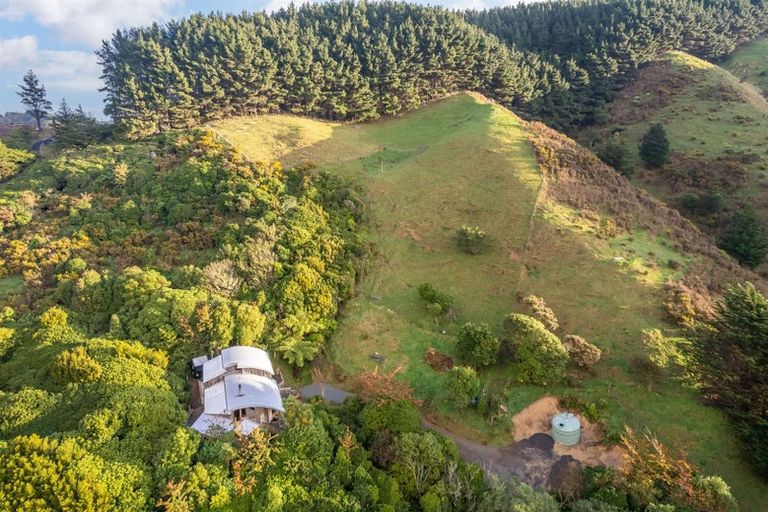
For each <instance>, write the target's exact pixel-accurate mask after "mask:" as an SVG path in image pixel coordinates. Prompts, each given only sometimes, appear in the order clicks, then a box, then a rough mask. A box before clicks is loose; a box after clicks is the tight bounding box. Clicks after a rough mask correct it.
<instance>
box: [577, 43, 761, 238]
mask: <svg viewBox="0 0 768 512" xmlns="http://www.w3.org/2000/svg"><path fill="white" fill-rule="evenodd" d="M609 111H610V119H609V121H608V122H607V123H606V124H605V125H603V126H601V127H598V128H592V129H588V130H585V131H583V132H582V133H580V134H579V137H578V138H579V140H580V141H581V142H582V143H583V144H584V145H586V146H590V147H593V148H595V149H599V148H600V146H601V145H602V143H603V142H604V141H605V140H607V137H609V136H610V134H611V133H615V132H619V133H620V134H621V135H622V137H623V138H624V139H625V140H626V143H627V145H628V147H629V148H630V150H631V153H632V156H633V158H634V161H635V164H636V166H637V169H638V172H636V174H635V177H634V183H635V184H636V185H639V186H641V187H643V188H645V189H647V190H648V191H650V192H651V193H652V194H653V195H654V196H656V197H658V198H660V199H662V200H663V201H665V202H667V203H668V204H671V205H672V206H674V207H679V208H680V209H681V211H682V212H683V213H684V214H685V215H686V216H689V217H690V218H691V219H693V220H694V221H695V222H696V223H697V224H698V225H699V226H701V227H702V228H703V229H705V230H706V231H707V232H709V233H711V234H714V235H718V234H719V233H720V232H721V231H722V229H723V227H724V226H725V225H727V223H728V221H729V219H730V217H731V215H732V213H733V212H734V211H736V210H738V209H739V208H741V207H742V206H744V205H747V204H748V205H752V206H754V207H755V208H756V209H757V210H758V212H759V213H760V214H761V216H762V217H763V218H764V219H768V203H766V201H765V200H764V198H763V195H764V190H765V187H766V186H768V142H766V139H765V133H767V132H768V101H766V99H765V98H764V97H763V95H762V94H761V92H760V90H759V89H758V88H757V87H755V86H754V85H753V84H751V83H748V82H743V81H741V80H739V78H737V77H736V76H734V75H733V74H731V73H730V72H728V71H727V70H726V69H723V68H721V67H719V66H716V65H714V64H711V63H708V62H705V61H703V60H701V59H697V58H695V57H692V56H690V55H687V54H684V53H680V52H670V53H668V54H667V55H666V57H665V59H664V60H662V61H659V62H655V63H652V64H650V65H648V66H646V67H644V68H642V69H641V70H640V71H639V72H638V74H637V76H636V77H635V80H633V82H632V83H631V84H630V85H629V86H627V87H626V88H625V89H623V90H622V91H620V92H619V94H618V95H617V97H616V99H615V100H614V101H613V102H612V103H611V104H610V105H609ZM654 123H661V124H662V125H663V126H664V128H665V130H666V131H667V135H668V137H669V140H670V144H671V150H672V153H671V157H670V160H669V162H668V163H667V165H665V166H664V168H662V169H653V170H652V169H643V168H642V165H641V163H640V159H639V155H638V152H637V149H636V148H637V145H638V144H639V142H640V140H641V138H642V136H643V134H644V133H645V132H646V131H647V130H648V128H649V126H650V125H651V124H654ZM712 194H716V195H717V196H718V197H719V199H717V201H716V202H717V204H716V206H714V207H713V208H712V209H703V208H699V207H698V205H699V202H698V201H699V200H700V199H701V198H703V197H707V196H711V195H712Z"/></svg>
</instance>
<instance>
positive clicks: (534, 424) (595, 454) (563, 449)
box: [512, 396, 625, 468]
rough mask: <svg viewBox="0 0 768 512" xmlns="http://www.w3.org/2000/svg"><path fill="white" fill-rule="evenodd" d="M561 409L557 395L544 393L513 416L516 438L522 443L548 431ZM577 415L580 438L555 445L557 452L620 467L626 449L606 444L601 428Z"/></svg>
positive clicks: (594, 463) (589, 461)
mask: <svg viewBox="0 0 768 512" xmlns="http://www.w3.org/2000/svg"><path fill="white" fill-rule="evenodd" d="M559 412H563V411H562V410H561V409H560V407H559V400H558V399H557V398H556V397H554V396H545V397H542V398H540V399H538V400H536V401H535V402H533V403H532V404H531V405H529V406H528V407H526V408H525V409H523V410H522V411H520V412H519V413H517V414H516V415H515V416H514V417H513V418H512V424H513V425H514V429H515V441H517V442H522V441H523V440H525V439H529V438H532V437H533V436H535V435H536V434H540V433H549V431H550V430H551V422H552V417H553V416H554V415H555V414H557V413H559ZM571 412H572V411H571ZM577 416H578V417H579V420H581V440H580V441H579V442H578V444H576V445H574V446H562V445H559V444H555V447H554V452H555V453H556V454H558V455H570V456H571V457H573V458H574V459H576V460H577V461H579V462H581V463H582V464H584V465H586V466H609V467H613V468H618V467H620V466H621V464H622V462H623V460H624V456H625V453H624V450H623V449H622V448H621V447H620V446H607V445H604V444H603V438H604V434H603V429H602V427H601V426H600V425H597V424H594V423H590V422H589V421H587V419H586V418H584V417H583V416H582V415H580V414H577Z"/></svg>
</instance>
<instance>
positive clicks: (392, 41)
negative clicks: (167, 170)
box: [98, 2, 565, 134]
mask: <svg viewBox="0 0 768 512" xmlns="http://www.w3.org/2000/svg"><path fill="white" fill-rule="evenodd" d="M98 54H99V57H100V60H101V63H102V66H103V70H104V75H103V77H104V80H105V90H106V92H107V108H106V111H107V113H108V114H109V115H111V116H112V117H113V118H114V119H115V121H117V122H119V123H121V124H122V125H123V126H124V127H125V128H126V129H127V130H128V131H129V132H131V133H136V134H142V133H152V132H154V131H157V130H164V129H167V128H172V127H182V126H188V125H190V124H193V123H196V122H199V121H207V120H211V119H217V118H220V117H225V116H231V115H238V114H254V113H263V112H275V111H287V112H292V113H297V114H305V115H311V116H318V117H322V118H327V119H359V120H364V119H370V118H374V117H378V116H379V115H383V114H394V113H397V112H399V111H401V110H406V109H412V108H414V107H416V106H418V105H420V104H421V103H423V102H425V101H429V100H432V99H435V98H439V97H442V96H444V95H445V94H447V93H451V92H455V91H459V90H463V89H470V90H477V91H480V92H484V93H486V94H488V95H490V96H492V97H494V98H496V99H497V100H499V101H501V102H503V103H504V104H507V105H515V106H520V107H522V106H524V105H526V104H529V103H530V102H531V101H533V100H535V99H536V98H538V97H541V96H542V95H544V94H546V93H547V92H548V91H550V90H553V89H556V88H560V87H564V86H565V84H564V83H563V82H562V80H561V77H560V74H559V73H558V72H557V71H556V70H555V69H554V68H553V67H552V66H551V65H549V64H547V63H545V62H542V61H541V60H540V59H539V58H538V57H536V56H535V55H531V54H524V53H521V52H519V51H517V50H514V49H510V48H508V47H507V46H506V45H505V44H504V43H502V42H500V41H499V40H498V39H497V38H495V37H493V36H489V35H487V34H486V33H485V32H484V31H482V30H480V29H478V28H477V27H474V26H472V25H470V24H468V23H467V22H465V21H464V20H463V19H462V18H461V17H460V16H459V15H458V14H455V13H451V12H449V11H447V10H445V9H440V8H425V7H419V6H415V5H409V4H404V3H371V4H367V3H363V2H361V3H352V2H340V3H323V4H314V5H309V4H307V5H303V6H301V7H289V8H287V9H282V10H280V11H278V12H276V13H274V14H272V15H266V14H264V13H256V14H248V13H244V14H241V15H237V16H232V15H226V16H225V15H220V14H213V15H208V16H204V15H194V16H192V17H190V18H188V19H185V20H181V21H173V22H171V23H169V24H168V25H165V26H159V25H153V26H152V27H148V28H135V29H129V30H127V31H118V32H116V33H115V34H114V36H113V37H112V39H111V40H110V41H106V42H105V43H104V45H103V47H102V48H101V49H100V50H99V52H98ZM139 70H141V72H139Z"/></svg>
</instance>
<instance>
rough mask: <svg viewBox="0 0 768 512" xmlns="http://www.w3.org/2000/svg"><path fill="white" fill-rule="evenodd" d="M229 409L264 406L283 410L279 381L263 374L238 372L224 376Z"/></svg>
mask: <svg viewBox="0 0 768 512" xmlns="http://www.w3.org/2000/svg"><path fill="white" fill-rule="evenodd" d="M224 387H226V393H227V409H229V410H230V411H237V410H238V409H245V408H246V407H264V408H265V409H274V410H276V411H280V412H283V411H284V409H283V399H282V398H281V397H280V389H279V388H278V387H277V383H275V381H274V380H272V379H270V378H268V377H262V376H261V375H248V374H237V375H227V376H226V377H224Z"/></svg>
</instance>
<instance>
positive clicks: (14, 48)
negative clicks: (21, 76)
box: [0, 36, 37, 68]
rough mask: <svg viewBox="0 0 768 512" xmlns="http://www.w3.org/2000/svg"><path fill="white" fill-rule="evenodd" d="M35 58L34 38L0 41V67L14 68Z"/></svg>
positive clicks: (26, 37) (14, 38)
mask: <svg viewBox="0 0 768 512" xmlns="http://www.w3.org/2000/svg"><path fill="white" fill-rule="evenodd" d="M36 58H37V38H36V37H35V36H24V37H13V38H10V39H0V67H3V68H6V67H14V66H17V65H18V64H19V63H23V62H29V61H32V60H34V59H36Z"/></svg>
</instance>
